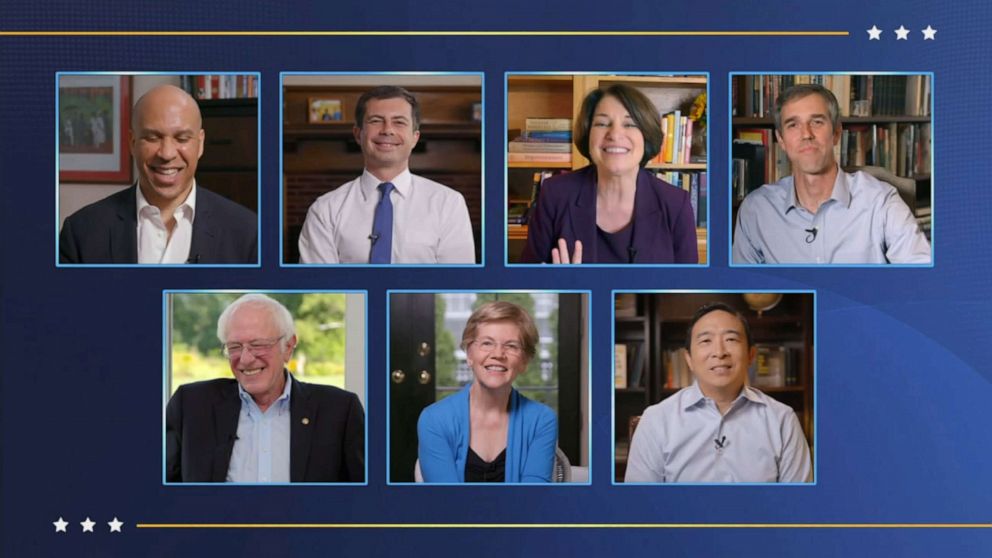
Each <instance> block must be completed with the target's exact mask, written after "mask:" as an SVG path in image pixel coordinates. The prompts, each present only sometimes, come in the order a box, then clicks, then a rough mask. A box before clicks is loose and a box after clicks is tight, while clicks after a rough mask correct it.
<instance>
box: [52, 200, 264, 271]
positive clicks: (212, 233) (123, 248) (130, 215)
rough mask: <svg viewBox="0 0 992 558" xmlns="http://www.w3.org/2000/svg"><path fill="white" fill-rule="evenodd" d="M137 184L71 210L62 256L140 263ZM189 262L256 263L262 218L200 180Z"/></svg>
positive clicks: (93, 261)
mask: <svg viewBox="0 0 992 558" xmlns="http://www.w3.org/2000/svg"><path fill="white" fill-rule="evenodd" d="M137 188H138V186H137V185H134V186H131V187H130V188H128V189H126V190H121V191H120V192H118V193H116V194H114V195H112V196H108V197H106V198H104V199H102V200H100V201H98V202H96V203H92V204H90V205H87V206H86V207H84V208H82V209H80V210H79V211H77V212H75V213H73V214H72V215H70V216H69V217H68V218H67V219H66V220H65V223H64V224H63V225H62V232H61V233H60V234H59V262H61V263H68V264H74V263H75V264H110V263H112V264H133V263H138V217H137V212H138V196H137V194H136V192H137ZM189 263H203V264H254V263H258V218H257V217H256V216H255V214H254V213H253V212H251V211H250V210H248V209H246V208H244V207H242V206H240V205H238V204H236V203H234V202H232V201H231V200H229V199H227V198H225V197H223V196H219V195H217V194H215V193H213V192H211V191H209V190H207V189H206V188H204V187H202V186H199V185H198V186H197V187H196V215H195V216H194V218H193V239H192V242H191V244H190V248H189Z"/></svg>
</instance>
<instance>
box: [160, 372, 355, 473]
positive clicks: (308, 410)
mask: <svg viewBox="0 0 992 558" xmlns="http://www.w3.org/2000/svg"><path fill="white" fill-rule="evenodd" d="M240 412H241V399H240V398H239V397H238V384H237V381H236V380H234V379H222V380H208V381H205V382H196V383H192V384H186V385H184V386H181V387H180V388H179V389H177V390H176V393H175V394H173V396H172V399H170V400H169V405H168V407H167V408H166V411H165V451H166V459H165V462H166V466H165V467H166V471H165V473H166V474H165V477H166V482H224V481H225V480H226V478H227V469H228V466H229V465H230V463H231V452H232V451H233V450H234V439H235V437H236V435H237V432H238V415H239V414H240ZM289 416H290V418H289V420H290V434H289V438H290V441H289V452H290V456H289V471H290V472H289V477H290V481H291V482H364V481H365V414H364V412H363V411H362V404H361V403H360V402H359V401H358V397H357V396H356V395H355V394H354V393H350V392H347V391H344V390H342V389H338V388H336V387H331V386H319V385H315V384H307V383H303V382H299V381H297V380H295V379H294V380H293V383H292V387H291V388H290V395H289Z"/></svg>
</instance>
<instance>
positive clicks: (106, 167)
mask: <svg viewBox="0 0 992 558" xmlns="http://www.w3.org/2000/svg"><path fill="white" fill-rule="evenodd" d="M56 79H57V81H58V91H57V92H56V96H57V99H58V101H57V104H58V117H57V120H56V125H57V129H56V130H55V137H56V143H57V145H58V153H59V180H60V181H61V182H101V183H121V184H128V183H130V182H131V180H132V177H131V157H130V150H129V149H128V147H127V138H128V128H129V127H130V125H131V122H130V120H131V77H130V76H120V75H107V74H85V75H83V74H75V75H73V74H59V75H58V76H57V78H56Z"/></svg>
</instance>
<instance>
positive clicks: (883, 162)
mask: <svg viewBox="0 0 992 558" xmlns="http://www.w3.org/2000/svg"><path fill="white" fill-rule="evenodd" d="M839 148H840V164H841V166H842V167H862V166H865V165H873V166H876V167H884V168H886V169H888V170H889V171H890V172H892V173H893V174H895V175H897V176H909V177H912V176H916V175H924V174H930V124H929V123H926V124H896V123H894V122H893V123H889V124H871V125H859V126H848V127H845V128H844V132H843V134H842V135H841V141H840V146H839Z"/></svg>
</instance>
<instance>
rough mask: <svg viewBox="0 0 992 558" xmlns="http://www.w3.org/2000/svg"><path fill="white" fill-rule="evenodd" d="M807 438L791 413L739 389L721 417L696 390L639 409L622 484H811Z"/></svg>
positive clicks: (748, 389) (758, 394)
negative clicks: (641, 411)
mask: <svg viewBox="0 0 992 558" xmlns="http://www.w3.org/2000/svg"><path fill="white" fill-rule="evenodd" d="M812 480H813V469H812V462H811V460H810V455H809V446H808V445H807V444H806V437H805V436H804V435H803V429H802V427H801V426H800V425H799V419H798V418H796V413H795V412H794V411H793V410H792V408H791V407H789V406H788V405H786V404H784V403H780V402H779V401H776V400H775V399H772V398H771V397H769V396H767V395H765V394H764V393H762V392H760V391H758V390H756V389H754V388H752V387H750V386H744V388H743V389H742V390H741V393H740V395H738V397H737V399H736V400H735V401H734V403H733V405H731V407H730V409H729V410H728V411H727V412H726V413H725V414H720V410H719V408H718V407H717V405H716V402H714V401H713V400H712V399H710V398H709V397H706V396H705V395H703V392H702V391H701V390H700V389H699V386H698V385H697V384H695V383H693V384H692V385H691V386H689V387H687V388H684V389H682V390H680V391H679V392H677V393H675V394H674V395H672V396H671V397H668V398H667V399H664V400H663V401H661V403H658V404H655V405H651V406H650V407H648V408H647V409H645V410H644V414H643V415H641V420H640V422H639V423H638V424H637V430H635V431H634V438H633V440H631V443H630V453H629V456H628V458H627V474H626V476H625V477H624V482H698V483H709V482H713V483H717V482H720V483H723V482H728V483H729V482H754V483H762V482H766V483H772V482H812Z"/></svg>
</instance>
